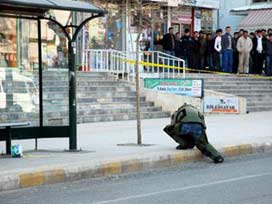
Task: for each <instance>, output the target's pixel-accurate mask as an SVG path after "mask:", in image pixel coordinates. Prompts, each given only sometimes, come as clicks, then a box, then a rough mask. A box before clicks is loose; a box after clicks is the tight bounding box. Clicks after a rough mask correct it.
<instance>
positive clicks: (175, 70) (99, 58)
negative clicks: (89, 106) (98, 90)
mask: <svg viewBox="0 0 272 204" xmlns="http://www.w3.org/2000/svg"><path fill="white" fill-rule="evenodd" d="M135 63H136V52H131V51H118V50H111V49H109V50H103V49H86V50H85V52H84V56H83V60H82V69H81V71H85V72H89V71H96V72H110V73H113V74H117V75H118V76H122V78H123V79H126V80H129V81H134V78H135ZM184 68H185V61H184V60H183V59H180V58H177V57H174V56H171V55H168V54H166V53H163V52H160V51H140V52H139V72H140V77H141V78H154V77H156V78H178V77H179V78H180V77H183V78H185V69H184Z"/></svg>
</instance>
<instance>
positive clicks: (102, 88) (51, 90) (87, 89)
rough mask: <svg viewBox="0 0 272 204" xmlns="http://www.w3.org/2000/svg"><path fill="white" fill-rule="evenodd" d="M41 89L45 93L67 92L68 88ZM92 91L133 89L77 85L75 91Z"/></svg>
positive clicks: (127, 89) (129, 89)
mask: <svg viewBox="0 0 272 204" xmlns="http://www.w3.org/2000/svg"><path fill="white" fill-rule="evenodd" d="M43 91H44V92H45V93H50V92H58V93H60V92H66V93H68V91H69V88H68V87H65V86H59V87H54V86H51V87H48V86H47V87H43ZM92 91H96V92H105V91H108V92H125V91H133V88H131V87H129V86H118V87H116V86H100V87H97V86H78V87H77V93H79V92H80V93H81V92H92Z"/></svg>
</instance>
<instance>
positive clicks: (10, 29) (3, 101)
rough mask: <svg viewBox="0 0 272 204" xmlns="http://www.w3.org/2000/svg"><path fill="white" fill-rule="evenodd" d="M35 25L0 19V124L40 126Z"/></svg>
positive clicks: (16, 20) (30, 22)
mask: <svg viewBox="0 0 272 204" xmlns="http://www.w3.org/2000/svg"><path fill="white" fill-rule="evenodd" d="M34 24H35V21H33V20H21V19H13V18H3V17H0V36H1V37H0V112H1V114H0V123H16V122H30V124H31V126H38V125H39V85H38V83H37V79H38V72H37V71H36V70H35V65H36V64H38V52H37V50H38V43H37V39H38V37H37V27H33V25H34Z"/></svg>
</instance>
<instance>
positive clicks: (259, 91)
mask: <svg viewBox="0 0 272 204" xmlns="http://www.w3.org/2000/svg"><path fill="white" fill-rule="evenodd" d="M186 77H187V78H202V79H204V87H205V89H210V90H214V91H218V92H223V93H228V94H233V95H237V96H241V97H245V98H246V99H247V109H248V111H249V112H258V111H271V110H272V80H271V79H264V78H261V79H260V78H259V79H258V78H250V77H239V76H235V75H214V74H187V75H186Z"/></svg>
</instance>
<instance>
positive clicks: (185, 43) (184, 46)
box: [180, 35, 194, 56]
mask: <svg viewBox="0 0 272 204" xmlns="http://www.w3.org/2000/svg"><path fill="white" fill-rule="evenodd" d="M193 48H194V43H193V40H192V38H191V37H190V36H186V35H184V36H182V38H181V44H180V50H181V53H182V54H181V55H182V56H188V55H191V54H192V52H193Z"/></svg>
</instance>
